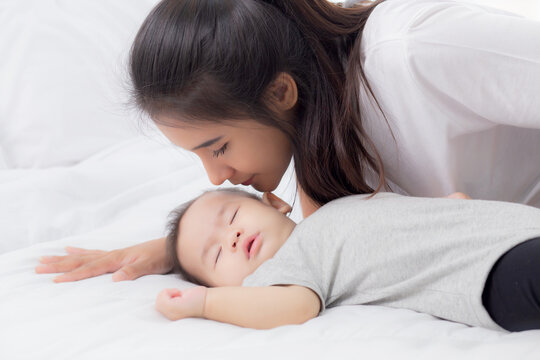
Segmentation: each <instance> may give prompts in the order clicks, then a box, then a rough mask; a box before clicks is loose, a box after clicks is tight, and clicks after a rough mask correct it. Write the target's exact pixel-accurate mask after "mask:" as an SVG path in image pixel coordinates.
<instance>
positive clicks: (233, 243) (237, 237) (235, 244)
mask: <svg viewBox="0 0 540 360" xmlns="http://www.w3.org/2000/svg"><path fill="white" fill-rule="evenodd" d="M240 235H241V233H240V232H239V231H236V232H235V233H234V236H231V238H232V239H231V249H232V250H236V248H237V247H238V245H239V242H240Z"/></svg>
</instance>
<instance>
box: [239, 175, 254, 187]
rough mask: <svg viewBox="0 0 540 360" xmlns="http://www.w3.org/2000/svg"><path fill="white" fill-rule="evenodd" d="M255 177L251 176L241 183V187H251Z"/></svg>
mask: <svg viewBox="0 0 540 360" xmlns="http://www.w3.org/2000/svg"><path fill="white" fill-rule="evenodd" d="M254 177H255V175H253V176H251V177H250V178H249V179H248V180H246V181H244V182H243V183H242V185H244V186H248V185H251V183H252V182H253V178H254Z"/></svg>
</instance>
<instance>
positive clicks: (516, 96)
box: [405, 1, 540, 129]
mask: <svg viewBox="0 0 540 360" xmlns="http://www.w3.org/2000/svg"><path fill="white" fill-rule="evenodd" d="M406 44H407V45H406V46H405V49H406V50H405V51H406V57H407V60H408V61H407V64H408V71H409V72H410V73H411V75H412V77H413V78H414V79H416V81H417V84H418V85H419V86H421V87H423V88H428V89H429V90H430V91H431V92H434V93H437V95H438V97H439V98H441V99H443V100H444V101H447V102H451V103H455V104H456V106H462V107H465V108H466V109H467V110H468V111H472V112H474V113H476V114H477V115H478V117H481V118H484V119H485V120H487V121H490V122H493V123H496V124H504V125H511V126H517V127H524V128H535V129H540V21H535V20H531V19H527V18H523V17H520V16H517V15H513V14H511V13H506V12H502V11H499V10H495V9H491V8H486V7H482V6H477V5H474V4H471V3H464V2H453V1H442V2H440V3H439V4H435V5H433V6H429V7H426V8H425V10H424V11H423V12H420V13H419V14H417V16H416V18H415V19H414V20H413V21H412V22H411V23H410V27H409V29H408V31H407V37H406Z"/></svg>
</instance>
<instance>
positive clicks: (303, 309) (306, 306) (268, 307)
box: [156, 285, 320, 329]
mask: <svg viewBox="0 0 540 360" xmlns="http://www.w3.org/2000/svg"><path fill="white" fill-rule="evenodd" d="M156 309H157V310H158V311H159V312H161V313H162V314H163V315H165V316H166V317H167V318H168V319H170V320H179V319H184V318H188V317H204V318H206V319H210V320H216V321H220V322H224V323H229V324H234V325H238V326H243V327H248V328H254V329H270V328H273V327H276V326H281V325H289V324H302V323H304V322H306V321H308V320H309V319H312V318H314V317H316V316H317V315H318V314H319V310H320V301H319V297H318V296H317V295H316V294H315V293H314V292H313V291H312V290H310V289H308V288H306V287H303V286H295V285H291V286H267V287H217V288H206V287H203V286H198V287H194V288H190V289H187V290H184V291H180V290H178V289H165V290H163V291H162V292H161V293H160V294H159V295H158V297H157V299H156Z"/></svg>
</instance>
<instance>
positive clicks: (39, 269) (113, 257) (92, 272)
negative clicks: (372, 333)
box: [35, 238, 172, 282]
mask: <svg viewBox="0 0 540 360" xmlns="http://www.w3.org/2000/svg"><path fill="white" fill-rule="evenodd" d="M66 251H67V252H68V255H65V256H44V257H42V258H41V259H40V262H41V265H38V266H36V269H35V271H36V273H38V274H49V273H64V274H62V275H59V276H57V277H55V278H54V281H55V282H68V281H77V280H83V279H87V278H90V277H94V276H99V275H103V274H106V273H114V274H113V277H112V278H113V280H114V281H122V280H134V279H137V278H139V277H141V276H144V275H151V274H166V273H168V272H169V271H171V270H172V263H171V261H170V259H169V257H168V256H167V251H166V243H165V238H160V239H156V240H151V241H147V242H144V243H142V244H137V245H134V246H130V247H127V248H123V249H118V250H112V251H102V250H86V249H79V248H73V247H67V248H66Z"/></svg>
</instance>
